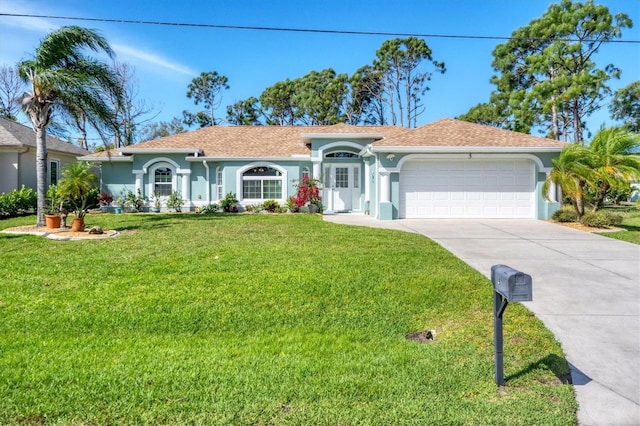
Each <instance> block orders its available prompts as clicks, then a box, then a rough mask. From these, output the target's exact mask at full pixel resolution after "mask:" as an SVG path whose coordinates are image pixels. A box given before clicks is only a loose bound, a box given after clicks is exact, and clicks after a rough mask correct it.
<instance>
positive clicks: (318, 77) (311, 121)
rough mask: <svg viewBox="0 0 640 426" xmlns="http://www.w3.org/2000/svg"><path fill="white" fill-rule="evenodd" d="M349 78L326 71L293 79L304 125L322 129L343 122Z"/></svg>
mask: <svg viewBox="0 0 640 426" xmlns="http://www.w3.org/2000/svg"><path fill="white" fill-rule="evenodd" d="M347 79H348V76H347V74H336V72H335V71H334V70H333V69H332V68H327V69H324V70H322V71H320V72H318V71H311V72H309V73H308V74H306V75H304V76H303V77H301V78H298V79H296V80H294V88H295V96H294V102H295V104H296V105H297V107H298V111H299V120H301V122H302V124H305V125H311V126H320V125H331V124H336V123H340V122H344V115H343V106H344V101H345V99H346V95H347V91H348V88H347Z"/></svg>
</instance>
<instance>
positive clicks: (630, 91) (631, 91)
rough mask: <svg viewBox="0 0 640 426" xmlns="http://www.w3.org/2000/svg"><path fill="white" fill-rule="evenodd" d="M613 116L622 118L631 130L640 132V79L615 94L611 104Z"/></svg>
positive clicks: (610, 109) (616, 118)
mask: <svg viewBox="0 0 640 426" xmlns="http://www.w3.org/2000/svg"><path fill="white" fill-rule="evenodd" d="M609 111H610V112H611V117H612V118H613V119H614V120H621V121H623V122H624V126H625V127H626V128H627V129H628V130H629V131H630V132H635V133H639V132H640V80H636V81H634V82H633V83H631V84H629V85H628V86H626V87H623V88H622V89H619V90H617V91H616V92H615V93H614V94H613V100H612V101H611V104H610V105H609Z"/></svg>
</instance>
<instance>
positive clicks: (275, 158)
mask: <svg viewBox="0 0 640 426" xmlns="http://www.w3.org/2000/svg"><path fill="white" fill-rule="evenodd" d="M185 160H187V161H191V162H194V161H197V162H200V161H247V162H252V161H300V160H307V161H311V157H310V156H293V155H292V156H291V157H259V158H256V157H187V158H185Z"/></svg>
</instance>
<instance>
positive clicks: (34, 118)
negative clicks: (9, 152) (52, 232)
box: [18, 26, 122, 226]
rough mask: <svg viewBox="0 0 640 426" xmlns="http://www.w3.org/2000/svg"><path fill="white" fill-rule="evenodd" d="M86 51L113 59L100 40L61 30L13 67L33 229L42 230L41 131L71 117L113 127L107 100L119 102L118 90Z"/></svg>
mask: <svg viewBox="0 0 640 426" xmlns="http://www.w3.org/2000/svg"><path fill="white" fill-rule="evenodd" d="M87 49H88V50H91V51H94V52H96V53H105V54H106V55H107V56H108V57H109V58H113V57H114V53H113V50H111V47H110V46H109V43H107V41H106V39H104V38H103V37H101V36H100V35H98V34H97V33H96V32H95V31H93V30H89V29H86V28H82V27H78V26H69V27H62V28H60V29H58V30H56V31H54V32H52V33H51V34H49V35H47V36H46V37H45V38H44V39H43V40H42V41H41V42H40V45H39V46H38V47H37V48H36V50H35V53H34V55H33V58H31V59H26V60H23V61H21V62H19V63H18V72H19V74H20V78H21V79H22V80H23V81H24V82H25V83H26V84H28V85H29V89H28V92H26V93H25V96H24V98H23V100H22V106H23V109H24V110H25V112H26V113H27V114H28V115H29V118H30V120H31V124H32V125H33V129H34V130H35V132H36V175H37V193H38V203H37V213H38V219H37V225H38V226H44V223H45V222H44V207H45V198H46V191H47V144H46V129H47V126H49V124H50V123H51V118H52V115H53V114H54V113H60V114H63V115H71V116H73V115H74V114H75V115H77V111H78V110H80V111H82V113H83V114H84V115H85V116H86V117H87V120H88V121H89V122H90V123H91V124H92V125H94V126H96V127H98V128H100V127H103V128H109V127H113V124H112V122H113V110H112V108H111V107H110V106H109V102H108V100H107V99H108V97H109V96H112V95H113V94H115V95H116V96H117V98H118V99H120V98H121V93H122V88H121V87H120V84H119V82H118V79H117V77H116V75H115V73H114V71H113V68H111V67H110V66H109V65H107V64H106V63H104V62H101V61H98V60H97V59H94V58H91V57H89V56H87V55H85V54H84V52H83V51H85V50H87Z"/></svg>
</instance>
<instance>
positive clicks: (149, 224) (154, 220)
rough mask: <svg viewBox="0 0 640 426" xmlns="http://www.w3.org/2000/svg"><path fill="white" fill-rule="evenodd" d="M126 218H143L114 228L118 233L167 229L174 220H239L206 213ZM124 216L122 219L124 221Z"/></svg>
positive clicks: (145, 215) (131, 214)
mask: <svg viewBox="0 0 640 426" xmlns="http://www.w3.org/2000/svg"><path fill="white" fill-rule="evenodd" d="M126 216H130V217H132V218H133V217H135V218H136V219H139V218H140V217H143V216H144V218H143V220H144V222H143V223H140V222H136V223H129V224H127V223H126V222H125V223H123V224H122V225H118V226H116V228H117V229H118V231H136V230H139V229H158V228H169V227H171V226H172V225H174V224H175V223H174V222H172V221H173V220H175V219H178V220H180V221H201V222H209V221H212V220H213V221H219V220H223V219H224V220H230V219H232V218H239V217H240V215H238V214H236V213H208V214H198V213H190V212H185V213H130V214H126ZM126 216H124V218H125V219H126Z"/></svg>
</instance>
